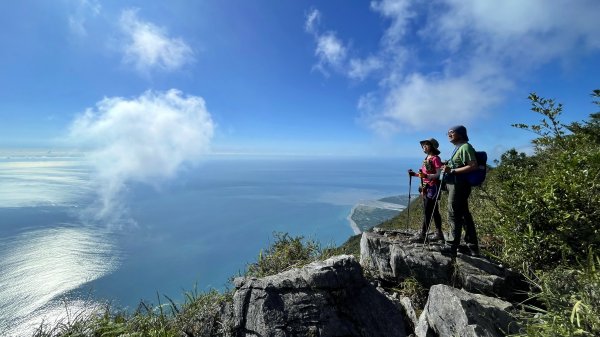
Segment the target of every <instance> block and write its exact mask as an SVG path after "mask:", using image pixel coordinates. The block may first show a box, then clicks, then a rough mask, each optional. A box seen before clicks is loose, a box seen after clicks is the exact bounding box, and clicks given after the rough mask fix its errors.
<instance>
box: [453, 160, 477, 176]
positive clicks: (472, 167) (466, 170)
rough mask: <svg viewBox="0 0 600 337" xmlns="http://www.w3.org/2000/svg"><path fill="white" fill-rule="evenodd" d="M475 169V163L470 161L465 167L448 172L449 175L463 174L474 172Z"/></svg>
mask: <svg viewBox="0 0 600 337" xmlns="http://www.w3.org/2000/svg"><path fill="white" fill-rule="evenodd" d="M476 169H477V161H476V160H472V161H470V162H468V163H467V165H465V166H463V167H459V168H455V169H451V170H450V174H465V173H469V172H471V171H475V170H476Z"/></svg>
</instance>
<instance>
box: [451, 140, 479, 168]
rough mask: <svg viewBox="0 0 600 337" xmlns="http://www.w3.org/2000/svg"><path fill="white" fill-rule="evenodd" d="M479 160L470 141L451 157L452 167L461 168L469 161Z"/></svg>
mask: <svg viewBox="0 0 600 337" xmlns="http://www.w3.org/2000/svg"><path fill="white" fill-rule="evenodd" d="M474 160H475V161H477V157H476V156H475V149H474V148H473V146H472V145H471V144H469V143H464V144H462V145H460V147H459V148H458V149H457V150H456V152H455V153H454V156H452V158H450V167H451V168H459V167H463V166H465V165H467V163H468V162H471V161H474Z"/></svg>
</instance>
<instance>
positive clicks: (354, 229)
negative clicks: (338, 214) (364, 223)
mask: <svg viewBox="0 0 600 337" xmlns="http://www.w3.org/2000/svg"><path fill="white" fill-rule="evenodd" d="M360 205H361V204H356V205H354V206H353V207H352V209H351V210H350V213H349V214H348V216H347V217H346V219H348V222H349V223H350V228H352V232H354V235H358V234H362V231H361V230H360V228H358V224H357V223H356V222H355V221H354V220H353V219H352V216H353V215H354V212H355V211H356V208H357V207H358V206H360Z"/></svg>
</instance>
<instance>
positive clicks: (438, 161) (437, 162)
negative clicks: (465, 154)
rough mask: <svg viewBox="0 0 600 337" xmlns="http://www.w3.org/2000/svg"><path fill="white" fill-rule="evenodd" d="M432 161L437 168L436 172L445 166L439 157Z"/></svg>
mask: <svg viewBox="0 0 600 337" xmlns="http://www.w3.org/2000/svg"><path fill="white" fill-rule="evenodd" d="M431 161H432V162H433V167H435V169H436V170H437V169H439V168H440V167H442V166H444V164H442V160H441V159H440V157H439V156H434V157H433V159H432V160H431Z"/></svg>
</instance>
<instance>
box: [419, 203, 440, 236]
mask: <svg viewBox="0 0 600 337" xmlns="http://www.w3.org/2000/svg"><path fill="white" fill-rule="evenodd" d="M423 212H425V216H424V217H423V226H422V228H421V233H423V235H427V232H428V231H429V230H430V229H431V227H430V226H431V218H432V217H433V221H434V222H435V228H436V229H437V231H438V232H441V231H442V216H441V215H440V205H439V203H436V202H435V197H434V198H428V197H427V196H423Z"/></svg>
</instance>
